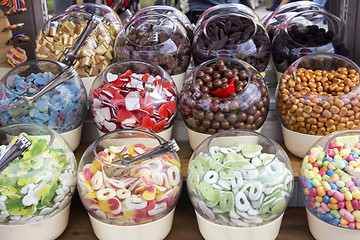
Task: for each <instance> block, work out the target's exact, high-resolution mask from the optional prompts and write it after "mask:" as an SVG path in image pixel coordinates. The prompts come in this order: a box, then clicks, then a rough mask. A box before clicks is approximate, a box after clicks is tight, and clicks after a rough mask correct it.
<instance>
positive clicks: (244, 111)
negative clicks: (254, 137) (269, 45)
mask: <svg viewBox="0 0 360 240" xmlns="http://www.w3.org/2000/svg"><path fill="white" fill-rule="evenodd" d="M179 101H180V112H181V114H182V117H183V119H184V121H185V124H186V129H187V133H188V136H189V143H190V146H191V148H192V149H195V148H196V147H197V146H198V145H199V144H200V143H201V142H202V141H204V140H205V139H206V138H207V137H209V136H210V135H212V134H215V133H217V132H221V131H224V130H228V129H249V130H257V131H260V130H261V127H262V125H263V123H264V121H265V119H266V116H267V114H268V111H269V91H268V88H267V86H266V83H265V81H264V79H263V78H262V76H261V75H260V74H259V72H258V71H257V70H256V69H255V68H254V67H252V66H250V65H249V64H248V63H246V62H244V61H241V60H239V59H230V58H215V59H211V60H208V61H206V62H204V63H202V64H200V65H199V66H197V67H196V68H195V69H194V70H193V71H192V72H191V73H189V74H188V77H187V79H186V81H185V83H184V87H183V89H182V91H181V93H180V96H179Z"/></svg>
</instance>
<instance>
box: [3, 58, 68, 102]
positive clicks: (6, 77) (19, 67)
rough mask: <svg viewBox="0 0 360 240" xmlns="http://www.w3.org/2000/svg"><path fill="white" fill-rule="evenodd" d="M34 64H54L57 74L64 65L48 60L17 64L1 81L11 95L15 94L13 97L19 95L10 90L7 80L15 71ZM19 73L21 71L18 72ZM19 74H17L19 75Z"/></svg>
mask: <svg viewBox="0 0 360 240" xmlns="http://www.w3.org/2000/svg"><path fill="white" fill-rule="evenodd" d="M35 62H47V63H50V64H54V65H55V66H57V67H58V68H59V73H60V72H61V70H63V69H65V67H66V65H65V64H63V63H60V62H57V61H53V60H49V59H34V60H29V61H26V62H23V63H21V64H19V65H18V66H16V67H14V68H12V69H11V70H10V71H9V72H7V73H6V74H5V75H4V77H3V79H4V87H5V88H6V89H7V90H9V91H10V92H11V93H12V94H15V95H18V96H19V95H21V94H19V93H16V92H14V91H13V89H12V88H10V87H9V84H8V81H9V80H10V79H9V76H11V75H12V74H13V73H14V72H15V71H17V70H18V69H21V68H23V67H25V66H30V65H31V64H32V63H35ZM20 72H21V71H20ZM20 72H19V73H20Z"/></svg>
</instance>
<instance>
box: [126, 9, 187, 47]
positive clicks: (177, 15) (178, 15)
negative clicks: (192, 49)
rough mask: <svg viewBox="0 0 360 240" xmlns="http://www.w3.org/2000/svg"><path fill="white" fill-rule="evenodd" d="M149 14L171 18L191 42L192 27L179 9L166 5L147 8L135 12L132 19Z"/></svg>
mask: <svg viewBox="0 0 360 240" xmlns="http://www.w3.org/2000/svg"><path fill="white" fill-rule="evenodd" d="M150 14H163V15H166V16H168V17H170V18H172V19H173V20H174V21H178V22H179V23H180V24H181V25H182V26H183V28H184V29H185V30H186V33H187V37H188V38H189V39H190V41H192V39H193V30H194V27H193V25H192V24H191V22H190V20H189V19H188V17H187V16H186V15H185V14H184V13H183V12H182V11H180V10H179V9H177V8H175V7H172V6H167V5H155V6H148V7H144V8H141V9H140V10H138V11H137V12H135V13H134V15H133V16H132V18H137V17H139V16H144V15H150Z"/></svg>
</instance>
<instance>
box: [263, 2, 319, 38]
mask: <svg viewBox="0 0 360 240" xmlns="http://www.w3.org/2000/svg"><path fill="white" fill-rule="evenodd" d="M308 10H322V11H326V9H325V8H324V7H322V6H321V5H319V4H317V3H315V2H312V1H298V2H291V3H287V4H284V5H282V6H280V7H279V8H277V9H276V10H275V11H273V12H272V13H271V14H270V15H268V16H266V17H264V18H262V19H261V23H262V24H263V26H264V27H265V29H266V31H267V32H268V34H269V37H270V40H272V39H273V36H274V34H275V32H276V30H277V29H278V28H279V27H280V26H281V24H282V23H283V22H284V21H285V20H287V19H289V18H290V17H293V16H295V15H296V14H298V13H299V12H303V11H308Z"/></svg>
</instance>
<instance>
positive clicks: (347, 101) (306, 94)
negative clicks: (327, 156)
mask: <svg viewBox="0 0 360 240" xmlns="http://www.w3.org/2000/svg"><path fill="white" fill-rule="evenodd" d="M359 70H360V69H359V67H358V66H357V65H356V64H355V63H354V62H353V61H351V60H350V59H348V58H345V57H343V56H341V55H337V54H331V53H314V54H310V55H307V56H304V57H302V58H300V59H298V60H297V61H295V62H294V63H293V64H292V65H291V66H290V67H289V68H288V69H287V70H286V71H285V72H284V74H283V76H282V78H281V80H280V82H279V84H278V88H277V92H276V110H277V112H278V116H279V118H280V120H281V125H282V130H283V131H282V132H283V136H284V142H285V145H286V147H287V149H288V150H289V151H290V152H291V153H293V154H294V155H296V156H298V157H301V158H302V157H304V155H305V154H306V152H307V151H308V149H309V148H310V147H311V145H312V144H314V143H315V142H316V141H317V140H318V139H319V138H321V136H324V135H328V134H330V133H333V132H335V131H341V130H351V129H358V128H359V127H360V120H359V119H360V112H358V110H359V107H360V102H359V98H360V89H359V86H358V84H359ZM298 142H302V144H298Z"/></svg>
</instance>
